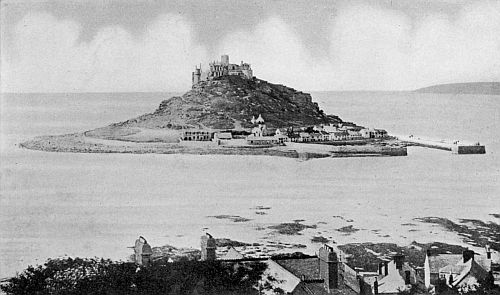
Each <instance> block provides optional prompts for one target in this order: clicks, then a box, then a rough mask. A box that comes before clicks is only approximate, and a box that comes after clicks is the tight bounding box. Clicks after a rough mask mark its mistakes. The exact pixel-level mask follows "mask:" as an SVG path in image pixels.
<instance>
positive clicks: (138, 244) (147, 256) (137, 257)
mask: <svg viewBox="0 0 500 295" xmlns="http://www.w3.org/2000/svg"><path fill="white" fill-rule="evenodd" d="M152 255H153V250H152V249H151V246H150V245H149V244H148V242H147V241H146V239H145V238H144V237H142V236H140V237H139V238H138V239H137V240H136V241H135V245H134V262H135V263H137V264H139V265H144V266H148V265H150V264H151V261H152V259H151V256H152Z"/></svg>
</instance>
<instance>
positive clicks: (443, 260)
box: [429, 254, 491, 273]
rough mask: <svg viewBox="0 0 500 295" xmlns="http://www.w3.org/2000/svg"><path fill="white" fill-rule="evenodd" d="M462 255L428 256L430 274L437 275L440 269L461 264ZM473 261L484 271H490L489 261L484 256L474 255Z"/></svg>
mask: <svg viewBox="0 0 500 295" xmlns="http://www.w3.org/2000/svg"><path fill="white" fill-rule="evenodd" d="M462 261H463V256H462V254H438V255H431V256H429V266H430V270H431V273H439V272H440V269H442V268H444V267H445V266H449V265H453V266H456V265H459V264H461V263H462V264H463V262H462ZM474 261H475V262H477V264H478V265H479V266H481V267H482V268H483V269H484V270H486V271H490V269H491V260H489V259H486V256H484V255H475V257H474Z"/></svg>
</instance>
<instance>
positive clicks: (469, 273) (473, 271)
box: [452, 259, 488, 286]
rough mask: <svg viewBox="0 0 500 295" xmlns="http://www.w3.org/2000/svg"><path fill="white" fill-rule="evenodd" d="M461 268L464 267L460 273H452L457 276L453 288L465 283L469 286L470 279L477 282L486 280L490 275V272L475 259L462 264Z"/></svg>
mask: <svg viewBox="0 0 500 295" xmlns="http://www.w3.org/2000/svg"><path fill="white" fill-rule="evenodd" d="M460 266H462V269H461V272H460V273H456V274H455V273H452V274H455V275H456V276H455V277H454V278H455V279H454V281H453V286H457V285H460V284H463V283H465V284H467V281H468V278H475V279H476V281H478V280H480V279H484V278H485V277H486V276H487V275H488V272H487V271H486V270H485V269H484V268H483V267H482V266H480V265H479V264H478V263H477V262H476V261H474V260H473V259H470V260H469V261H467V262H465V263H460Z"/></svg>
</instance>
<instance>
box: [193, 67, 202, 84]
mask: <svg viewBox="0 0 500 295" xmlns="http://www.w3.org/2000/svg"><path fill="white" fill-rule="evenodd" d="M191 80H192V83H193V85H196V84H198V83H199V82H200V81H201V68H195V69H194V72H193V73H192V77H191Z"/></svg>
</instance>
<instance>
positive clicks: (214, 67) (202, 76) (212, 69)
mask: <svg viewBox="0 0 500 295" xmlns="http://www.w3.org/2000/svg"><path fill="white" fill-rule="evenodd" d="M208 66H209V68H208V69H206V70H203V71H202V69H201V64H200V67H195V69H194V72H193V73H192V78H191V81H192V86H193V87H194V86H195V85H197V84H198V83H200V82H201V81H210V80H213V79H216V78H219V77H222V76H239V77H241V78H243V79H253V71H252V67H251V66H250V64H247V63H244V62H243V61H242V62H241V64H239V65H238V64H230V63H229V55H227V54H223V55H222V56H221V58H220V61H213V62H211V63H209V64H208Z"/></svg>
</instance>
